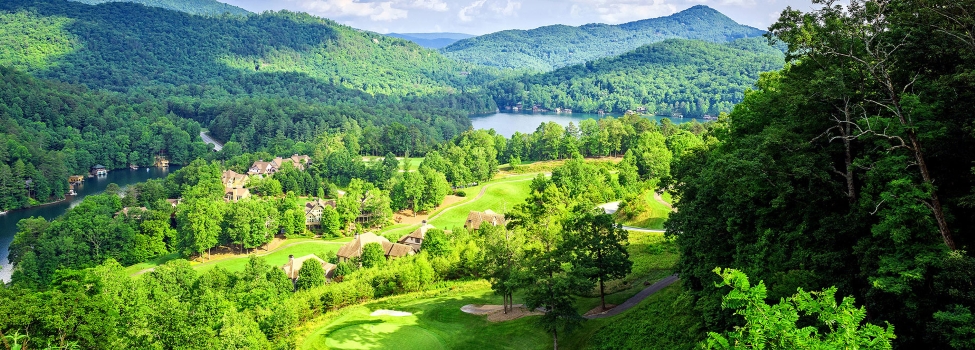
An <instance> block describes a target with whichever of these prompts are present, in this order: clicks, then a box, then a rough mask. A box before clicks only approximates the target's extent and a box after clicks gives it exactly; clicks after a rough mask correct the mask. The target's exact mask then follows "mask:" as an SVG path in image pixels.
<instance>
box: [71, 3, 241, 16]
mask: <svg viewBox="0 0 975 350" xmlns="http://www.w3.org/2000/svg"><path fill="white" fill-rule="evenodd" d="M72 1H77V2H80V3H85V4H88V5H98V4H104V3H107V2H132V3H137V4H142V5H146V6H151V7H159V8H164V9H168V10H173V11H180V12H186V13H191V14H195V15H211V16H215V15H222V14H225V13H226V14H231V15H238V16H247V15H251V14H252V13H251V12H250V11H247V10H245V9H242V8H240V7H237V6H233V5H230V4H225V3H222V2H219V1H216V0H72Z"/></svg>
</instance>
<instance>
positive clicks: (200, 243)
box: [176, 187, 224, 255]
mask: <svg viewBox="0 0 975 350" xmlns="http://www.w3.org/2000/svg"><path fill="white" fill-rule="evenodd" d="M194 188H195V187H194ZM194 193H199V192H198V191H194V190H191V193H190V194H188V197H187V198H186V200H185V201H184V203H183V204H182V205H180V206H179V207H177V210H176V222H177V223H178V224H179V230H177V232H178V236H177V241H178V242H179V243H178V245H179V247H180V249H182V252H183V254H185V255H192V254H202V253H203V252H205V251H209V250H210V248H213V247H215V246H216V245H217V244H218V243H219V242H220V241H219V238H220V231H221V227H220V225H221V223H222V222H223V215H224V210H223V204H222V203H221V202H219V201H216V200H213V199H210V198H206V197H198V196H196V195H194Z"/></svg>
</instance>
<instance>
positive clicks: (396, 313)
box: [369, 310, 413, 317]
mask: <svg viewBox="0 0 975 350" xmlns="http://www.w3.org/2000/svg"><path fill="white" fill-rule="evenodd" d="M369 316H393V317H405V316H413V314H412V313H409V312H406V311H396V310H376V311H373V312H372V313H371V314H369Z"/></svg>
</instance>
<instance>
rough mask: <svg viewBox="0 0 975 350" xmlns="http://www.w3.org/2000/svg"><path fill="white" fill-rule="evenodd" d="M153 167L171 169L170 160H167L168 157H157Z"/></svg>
mask: <svg viewBox="0 0 975 350" xmlns="http://www.w3.org/2000/svg"><path fill="white" fill-rule="evenodd" d="M152 165H153V166H156V167H160V168H166V167H169V159H166V157H163V156H156V159H155V161H154V162H153V163H152Z"/></svg>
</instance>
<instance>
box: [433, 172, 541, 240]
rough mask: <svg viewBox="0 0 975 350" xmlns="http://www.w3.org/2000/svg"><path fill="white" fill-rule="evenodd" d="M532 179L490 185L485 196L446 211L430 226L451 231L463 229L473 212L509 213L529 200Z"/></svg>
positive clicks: (471, 193) (506, 180)
mask: <svg viewBox="0 0 975 350" xmlns="http://www.w3.org/2000/svg"><path fill="white" fill-rule="evenodd" d="M532 178H534V176H525V177H520V179H519V178H514V179H505V180H503V181H500V182H496V183H492V184H488V185H487V190H486V191H485V192H484V196H482V197H481V198H479V199H478V200H475V201H468V202H465V203H463V204H459V205H456V206H454V207H453V208H451V209H450V211H446V212H444V213H443V214H441V215H440V216H439V217H437V218H435V219H433V220H430V224H432V225H433V226H436V227H438V228H443V229H447V230H449V229H452V228H460V227H463V226H464V222H465V221H466V220H467V214H469V213H470V212H471V211H484V210H487V209H491V210H493V211H495V212H498V213H504V212H505V211H509V210H511V209H512V208H514V206H515V204H519V203H522V202H524V201H525V198H528V191H529V186H530V185H531V179H532ZM477 191H478V192H474V191H470V192H468V194H467V196H468V197H474V196H477V194H478V193H479V192H480V189H478V190H477Z"/></svg>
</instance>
